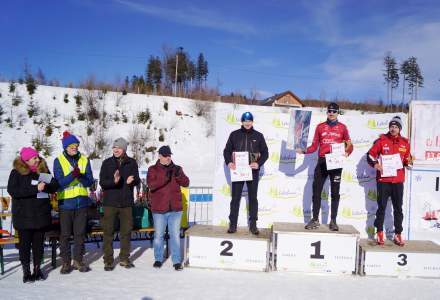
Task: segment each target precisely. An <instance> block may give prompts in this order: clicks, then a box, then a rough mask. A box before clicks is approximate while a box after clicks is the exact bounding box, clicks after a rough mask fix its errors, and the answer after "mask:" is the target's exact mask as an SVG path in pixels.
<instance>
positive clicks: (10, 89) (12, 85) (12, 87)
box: [9, 80, 15, 94]
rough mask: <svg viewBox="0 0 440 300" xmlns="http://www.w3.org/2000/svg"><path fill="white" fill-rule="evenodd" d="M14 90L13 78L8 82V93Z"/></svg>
mask: <svg viewBox="0 0 440 300" xmlns="http://www.w3.org/2000/svg"><path fill="white" fill-rule="evenodd" d="M14 92H15V82H14V80H12V81H11V82H10V83H9V93H11V94H12V93H14Z"/></svg>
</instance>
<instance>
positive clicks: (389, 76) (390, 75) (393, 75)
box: [383, 52, 399, 107]
mask: <svg viewBox="0 0 440 300" xmlns="http://www.w3.org/2000/svg"><path fill="white" fill-rule="evenodd" d="M384 66H385V70H384V73H383V76H384V79H385V83H386V85H387V100H388V102H390V104H391V107H392V106H393V90H394V89H395V88H397V86H398V85H399V73H398V69H397V67H396V59H395V58H394V57H392V56H391V52H387V53H386V54H385V57H384Z"/></svg>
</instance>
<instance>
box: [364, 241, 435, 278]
mask: <svg viewBox="0 0 440 300" xmlns="http://www.w3.org/2000/svg"><path fill="white" fill-rule="evenodd" d="M360 249H361V259H360V274H361V275H367V276H393V277H426V278H440V245H437V244H436V243H434V242H432V241H406V242H405V246H403V247H401V246H397V245H395V244H394V243H393V242H392V241H386V242H385V245H383V246H380V245H377V244H376V242H375V241H373V240H365V239H362V240H361V242H360Z"/></svg>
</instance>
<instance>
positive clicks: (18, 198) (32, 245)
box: [8, 147, 58, 282]
mask: <svg viewBox="0 0 440 300" xmlns="http://www.w3.org/2000/svg"><path fill="white" fill-rule="evenodd" d="M57 188H58V183H57V181H56V180H55V179H54V178H53V177H52V176H50V175H49V169H48V167H47V164H46V161H45V160H44V159H43V158H41V157H39V156H38V152H37V150H35V149H33V148H31V147H24V148H22V149H21V151H20V156H19V157H17V158H16V159H15V160H14V163H13V169H12V171H11V174H10V175H9V180H8V193H9V195H11V197H12V222H13V225H14V228H15V229H16V230H18V231H19V243H18V245H19V255H20V262H21V265H22V267H23V282H33V281H35V280H45V279H46V275H45V274H43V273H42V272H41V269H40V264H41V261H42V259H43V254H44V246H43V245H44V244H43V243H44V231H45V228H46V227H47V226H49V225H50V224H51V212H50V211H51V208H50V201H49V193H55V192H56V190H57ZM31 249H32V257H33V263H34V272H33V273H32V274H31V270H30V257H31Z"/></svg>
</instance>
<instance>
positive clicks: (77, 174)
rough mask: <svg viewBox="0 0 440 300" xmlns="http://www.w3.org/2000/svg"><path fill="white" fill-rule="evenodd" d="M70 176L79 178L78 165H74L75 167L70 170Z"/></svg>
mask: <svg viewBox="0 0 440 300" xmlns="http://www.w3.org/2000/svg"><path fill="white" fill-rule="evenodd" d="M72 176H73V177H74V178H79V177H80V176H81V171H80V170H79V168H78V166H76V167H75V168H73V170H72Z"/></svg>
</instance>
